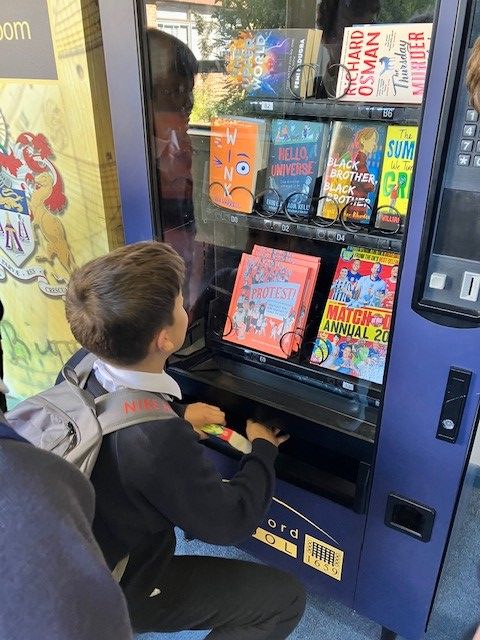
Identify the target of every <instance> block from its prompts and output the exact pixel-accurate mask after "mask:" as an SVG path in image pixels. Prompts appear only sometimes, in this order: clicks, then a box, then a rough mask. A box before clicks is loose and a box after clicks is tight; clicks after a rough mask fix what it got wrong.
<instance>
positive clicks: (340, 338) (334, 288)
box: [310, 247, 399, 384]
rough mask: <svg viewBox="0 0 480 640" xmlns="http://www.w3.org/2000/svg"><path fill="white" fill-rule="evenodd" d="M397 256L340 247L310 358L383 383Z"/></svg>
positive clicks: (318, 363) (325, 366) (341, 370)
mask: <svg viewBox="0 0 480 640" xmlns="http://www.w3.org/2000/svg"><path fill="white" fill-rule="evenodd" d="M398 262H399V254H397V253H390V252H387V251H378V250H375V249H364V248H362V247H347V248H345V249H342V251H341V254H340V258H339V260H338V263H337V268H336V270H335V274H334V276H333V281H332V285H331V287H330V293H329V295H328V300H327V304H326V305H325V309H324V312H323V316H322V320H321V322H320V326H319V329H318V335H317V339H316V340H315V344H314V347H313V351H312V355H311V359H310V362H311V363H312V364H316V365H319V366H320V367H323V368H325V369H331V370H333V371H337V372H338V373H344V374H346V375H350V376H354V377H357V378H362V379H363V380H368V381H370V382H376V383H378V384H381V383H382V380H383V372H384V368H385V357H386V353H387V347H388V340H389V337H390V324H391V316H392V307H393V302H394V299H395V292H396V287H397V277H398Z"/></svg>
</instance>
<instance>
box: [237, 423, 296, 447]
mask: <svg viewBox="0 0 480 640" xmlns="http://www.w3.org/2000/svg"><path fill="white" fill-rule="evenodd" d="M279 433H280V429H277V428H274V429H271V428H270V427H267V426H266V425H264V424H261V423H260V422H254V421H253V420H247V438H248V439H249V440H250V442H253V441H254V440H255V438H263V440H268V442H271V443H272V444H274V445H275V446H276V447H278V446H279V445H281V444H282V442H285V440H288V438H289V437H290V436H289V435H288V434H286V433H284V434H282V435H278V434H279Z"/></svg>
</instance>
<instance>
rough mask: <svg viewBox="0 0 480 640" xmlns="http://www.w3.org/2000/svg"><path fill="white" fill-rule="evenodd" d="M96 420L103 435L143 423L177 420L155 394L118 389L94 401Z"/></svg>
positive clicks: (165, 402) (168, 406)
mask: <svg viewBox="0 0 480 640" xmlns="http://www.w3.org/2000/svg"><path fill="white" fill-rule="evenodd" d="M95 406H96V413H97V419H98V421H99V423H100V425H101V427H102V433H103V434H104V435H106V434H108V433H113V432H114V431H120V429H124V428H125V427H131V426H133V425H135V424H141V423H143V422H156V421H159V420H170V419H171V418H178V416H177V414H176V413H175V411H174V410H173V409H172V407H171V406H170V405H169V404H168V402H167V401H166V400H164V399H163V398H161V397H159V396H158V395H156V394H155V393H150V392H149V391H140V390H137V389H119V390H118V391H113V392H112V393H106V394H104V395H103V396H99V397H98V398H96V399H95Z"/></svg>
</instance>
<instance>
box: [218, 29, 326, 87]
mask: <svg viewBox="0 0 480 640" xmlns="http://www.w3.org/2000/svg"><path fill="white" fill-rule="evenodd" d="M321 37H322V32H321V31H319V30H316V29H261V30H249V31H243V32H242V33H240V34H239V35H238V36H237V37H236V38H234V39H233V40H232V41H231V43H230V45H229V47H228V50H227V56H226V71H227V74H228V75H229V79H230V82H231V83H232V84H234V85H236V86H239V87H241V88H242V89H244V90H245V93H246V95H247V97H249V98H266V99H277V98H278V99H291V98H293V97H294V96H297V97H299V98H305V97H307V95H310V94H311V92H312V89H313V81H314V75H315V74H314V73H313V72H312V70H311V68H309V67H307V66H305V65H308V64H315V63H316V62H317V60H318V56H319V51H320V41H321ZM302 65H303V66H302Z"/></svg>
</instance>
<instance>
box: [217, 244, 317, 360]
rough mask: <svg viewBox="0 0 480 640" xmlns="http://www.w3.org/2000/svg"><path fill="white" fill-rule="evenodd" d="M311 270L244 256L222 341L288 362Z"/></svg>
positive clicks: (258, 257)
mask: <svg viewBox="0 0 480 640" xmlns="http://www.w3.org/2000/svg"><path fill="white" fill-rule="evenodd" d="M309 271H310V267H309V266H307V265H300V264H294V263H287V262H280V261H278V260H271V259H269V258H263V257H260V256H255V255H249V254H246V253H244V254H242V258H241V260H240V265H239V267H238V272H237V278H236V280H235V285H234V288H233V293H232V298H231V301H230V307H229V309H228V319H227V322H226V324H225V330H224V335H223V339H224V340H227V341H229V342H234V343H236V344H239V345H241V346H242V347H248V348H250V349H256V350H258V351H263V352H264V353H269V354H271V355H275V356H278V357H279V358H288V357H289V356H290V355H291V353H292V348H293V346H294V344H295V340H294V338H295V333H294V332H295V327H296V325H297V321H298V318H299V315H300V311H301V306H302V301H303V298H304V291H305V287H306V283H307V280H308V277H309Z"/></svg>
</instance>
